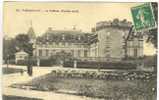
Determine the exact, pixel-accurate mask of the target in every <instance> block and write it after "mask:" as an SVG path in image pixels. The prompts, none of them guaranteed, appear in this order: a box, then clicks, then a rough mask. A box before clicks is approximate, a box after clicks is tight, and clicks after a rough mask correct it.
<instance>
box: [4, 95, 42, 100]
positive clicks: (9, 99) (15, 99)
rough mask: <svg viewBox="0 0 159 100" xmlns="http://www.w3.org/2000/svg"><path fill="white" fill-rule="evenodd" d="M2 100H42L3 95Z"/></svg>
mask: <svg viewBox="0 0 159 100" xmlns="http://www.w3.org/2000/svg"><path fill="white" fill-rule="evenodd" d="M2 98H3V100H42V99H36V98H27V97H19V96H11V95H3V96H2Z"/></svg>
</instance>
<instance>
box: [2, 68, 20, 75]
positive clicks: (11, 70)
mask: <svg viewBox="0 0 159 100" xmlns="http://www.w3.org/2000/svg"><path fill="white" fill-rule="evenodd" d="M22 71H23V70H22V69H17V68H10V67H3V68H2V72H3V74H13V73H20V72H22Z"/></svg>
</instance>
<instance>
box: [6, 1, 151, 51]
mask: <svg viewBox="0 0 159 100" xmlns="http://www.w3.org/2000/svg"><path fill="white" fill-rule="evenodd" d="M140 4H142V3H55V2H54V3H51V2H48V3H46V2H40V3H35V2H34V3H33V2H5V3H4V33H5V35H7V36H11V37H13V36H15V35H16V34H19V33H26V32H27V31H28V28H29V27H30V26H31V22H32V26H33V28H34V31H35V33H36V35H41V34H43V33H44V32H45V31H46V30H47V29H48V27H52V28H53V29H55V30H56V29H60V30H61V29H72V27H73V25H76V29H78V30H82V31H83V32H90V31H91V28H92V27H95V24H96V23H97V22H99V21H105V20H107V21H108V20H113V19H114V18H118V19H120V20H123V19H127V20H128V21H132V17H131V12H130V8H131V7H134V6H137V5H140ZM28 10H30V11H28ZM61 10H63V11H66V10H67V11H73V12H62V11H61ZM55 11H56V12H55ZM150 47H151V48H150ZM144 53H145V54H153V53H154V48H153V47H152V45H151V46H149V44H145V45H144Z"/></svg>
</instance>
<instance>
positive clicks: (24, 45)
mask: <svg viewBox="0 0 159 100" xmlns="http://www.w3.org/2000/svg"><path fill="white" fill-rule="evenodd" d="M15 45H16V48H18V49H19V50H24V51H25V52H27V53H28V54H29V55H31V56H32V55H33V54H32V52H33V47H32V45H33V44H32V43H30V39H29V36H28V35H27V34H19V35H17V36H16V37H15Z"/></svg>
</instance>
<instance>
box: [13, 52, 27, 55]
mask: <svg viewBox="0 0 159 100" xmlns="http://www.w3.org/2000/svg"><path fill="white" fill-rule="evenodd" d="M15 55H28V53H26V52H24V51H19V52H16V53H15Z"/></svg>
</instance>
